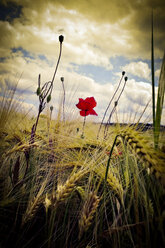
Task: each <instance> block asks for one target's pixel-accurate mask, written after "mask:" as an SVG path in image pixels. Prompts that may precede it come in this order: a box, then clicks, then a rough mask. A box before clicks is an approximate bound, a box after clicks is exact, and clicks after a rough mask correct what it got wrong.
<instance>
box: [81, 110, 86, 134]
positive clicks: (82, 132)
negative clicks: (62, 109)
mask: <svg viewBox="0 0 165 248" xmlns="http://www.w3.org/2000/svg"><path fill="white" fill-rule="evenodd" d="M85 121H86V111H85V116H84V123H83V128H82V135H81V137H84V127H85Z"/></svg>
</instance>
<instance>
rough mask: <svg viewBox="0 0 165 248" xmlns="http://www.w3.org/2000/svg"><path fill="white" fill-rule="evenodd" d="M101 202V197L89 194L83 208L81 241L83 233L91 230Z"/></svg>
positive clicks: (80, 229) (80, 228) (80, 230)
mask: <svg viewBox="0 0 165 248" xmlns="http://www.w3.org/2000/svg"><path fill="white" fill-rule="evenodd" d="M99 201H100V199H99V197H98V196H97V195H96V194H95V193H94V192H90V193H89V195H88V198H87V200H86V202H85V204H84V206H83V209H82V213H81V216H80V220H79V239H80V238H81V237H82V235H83V233H85V232H86V231H87V230H88V229H89V227H90V225H91V224H92V220H93V217H94V214H95V213H96V210H97V207H98V205H99Z"/></svg>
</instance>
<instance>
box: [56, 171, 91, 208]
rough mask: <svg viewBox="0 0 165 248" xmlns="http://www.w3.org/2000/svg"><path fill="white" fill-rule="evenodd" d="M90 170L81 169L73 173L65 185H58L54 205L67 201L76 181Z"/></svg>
mask: <svg viewBox="0 0 165 248" xmlns="http://www.w3.org/2000/svg"><path fill="white" fill-rule="evenodd" d="M88 172H89V171H88V169H84V170H79V171H78V172H76V173H74V174H73V175H71V176H70V178H68V179H67V181H66V182H65V184H64V185H58V187H57V191H56V194H55V199H54V206H56V205H58V204H59V203H61V202H63V201H65V200H66V199H67V198H68V196H69V195H70V193H71V192H72V191H73V189H74V188H75V186H76V182H77V181H78V180H80V179H81V178H82V177H83V176H85V174H87V173H88Z"/></svg>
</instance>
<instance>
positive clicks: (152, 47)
mask: <svg viewBox="0 0 165 248" xmlns="http://www.w3.org/2000/svg"><path fill="white" fill-rule="evenodd" d="M151 76H152V115H153V132H154V143H155V72H154V30H153V10H152V14H151Z"/></svg>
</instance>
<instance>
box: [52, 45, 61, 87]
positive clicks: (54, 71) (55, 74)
mask: <svg viewBox="0 0 165 248" xmlns="http://www.w3.org/2000/svg"><path fill="white" fill-rule="evenodd" d="M61 53H62V42H60V53H59V57H58V61H57V65H56V68H55V71H54V75H53V78H52V81H51V82H52V90H53V82H54V79H55V76H56V72H57V69H58V65H59V62H60V58H61ZM52 90H51V92H52Z"/></svg>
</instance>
